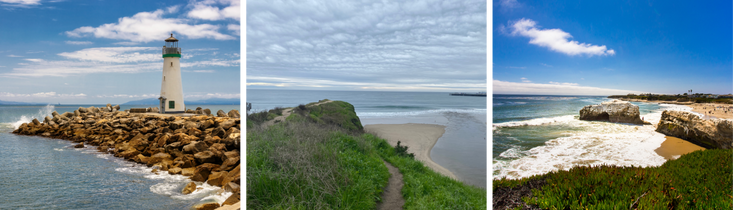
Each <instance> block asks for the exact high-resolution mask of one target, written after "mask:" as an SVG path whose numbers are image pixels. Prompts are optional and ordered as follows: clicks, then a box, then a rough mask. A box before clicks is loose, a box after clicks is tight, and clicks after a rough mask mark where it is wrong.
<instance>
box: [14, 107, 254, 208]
mask: <svg viewBox="0 0 733 210" xmlns="http://www.w3.org/2000/svg"><path fill="white" fill-rule="evenodd" d="M223 113H224V112H223V111H221V110H219V111H218V113H217V114H218V115H219V116H218V117H215V116H212V115H211V114H208V115H207V114H202V115H193V116H176V115H157V114H146V113H141V114H137V113H129V112H126V111H119V106H111V105H109V104H108V105H107V106H106V107H88V108H84V107H80V108H79V109H77V110H74V112H66V113H63V114H59V113H57V112H55V111H54V112H53V113H52V116H46V117H45V118H44V119H43V122H41V121H39V120H38V119H33V120H32V121H31V122H29V123H23V124H21V125H20V126H19V127H18V128H17V129H16V130H14V131H13V133H14V134H18V135H31V136H44V137H49V138H57V139H65V140H69V141H72V142H78V143H79V144H78V145H76V146H75V147H85V146H86V145H93V146H96V147H97V149H98V150H99V151H101V152H108V153H111V154H114V156H115V157H120V158H124V159H126V160H129V161H133V162H137V163H141V164H146V165H147V166H148V167H153V168H154V169H153V172H154V173H170V174H181V175H184V176H188V177H190V179H191V180H192V181H196V182H205V183H208V184H209V185H212V186H219V187H221V188H222V190H224V191H227V192H231V193H232V195H231V196H229V198H227V199H226V200H225V201H224V203H223V204H222V205H231V204H235V203H237V202H239V199H240V190H239V186H240V183H241V182H240V174H239V171H240V155H241V153H240V151H239V145H240V129H241V127H240V119H239V118H238V116H239V112H238V111H237V110H232V111H230V112H229V114H227V115H223ZM230 116H231V117H230ZM195 190H196V183H194V182H191V183H189V185H187V186H186V188H185V189H184V190H183V193H184V194H187V192H188V193H191V192H193V191H195ZM212 206H217V207H218V206H219V204H218V203H206V204H201V205H197V206H195V208H198V207H212Z"/></svg>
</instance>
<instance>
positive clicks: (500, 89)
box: [493, 80, 641, 95]
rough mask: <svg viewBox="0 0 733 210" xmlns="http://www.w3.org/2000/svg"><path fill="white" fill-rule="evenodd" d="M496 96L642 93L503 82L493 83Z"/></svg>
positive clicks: (566, 85)
mask: <svg viewBox="0 0 733 210" xmlns="http://www.w3.org/2000/svg"><path fill="white" fill-rule="evenodd" d="M493 91H494V94H536V95H626V94H628V93H641V91H633V90H619V89H609V88H598V87H588V86H580V85H578V84H577V83H557V82H551V83H550V84H539V83H519V82H507V81H501V80H494V81H493Z"/></svg>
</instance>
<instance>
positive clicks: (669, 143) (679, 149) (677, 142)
mask: <svg viewBox="0 0 733 210" xmlns="http://www.w3.org/2000/svg"><path fill="white" fill-rule="evenodd" d="M666 138H667V139H666V140H664V142H662V146H660V147H659V148H657V149H656V150H654V151H655V152H657V154H659V155H660V156H662V157H664V158H665V159H667V160H674V159H677V158H679V157H680V156H681V155H684V154H687V153H690V152H694V151H697V150H705V148H703V147H700V146H697V145H695V144H693V143H690V142H688V141H685V140H683V139H680V138H677V137H673V136H667V137H666Z"/></svg>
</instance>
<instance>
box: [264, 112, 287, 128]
mask: <svg viewBox="0 0 733 210" xmlns="http://www.w3.org/2000/svg"><path fill="white" fill-rule="evenodd" d="M292 111H293V108H287V109H283V111H282V116H277V117H275V119H272V120H270V121H267V122H265V123H262V125H260V127H262V128H267V127H270V126H271V125H274V124H275V123H278V122H282V121H285V119H287V118H288V117H289V116H290V113H292Z"/></svg>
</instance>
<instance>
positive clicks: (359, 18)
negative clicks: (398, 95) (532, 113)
mask: <svg viewBox="0 0 733 210" xmlns="http://www.w3.org/2000/svg"><path fill="white" fill-rule="evenodd" d="M486 3H487V2H486V1H485V0H415V1H374V0H362V1H342V0H323V1H279V0H275V1H271V0H252V1H247V29H246V30H247V88H248V89H250V88H251V89H258V88H259V89H310V90H367V91H370V90H378V91H431V92H453V91H467V92H475V91H486V84H487V83H486V78H487V77H486V75H487V67H486V52H487V51H486V49H487V48H486V43H487V42H486V40H487V38H486V35H487V28H486V20H487V18H486V16H487V12H486V6H487V4H486Z"/></svg>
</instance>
